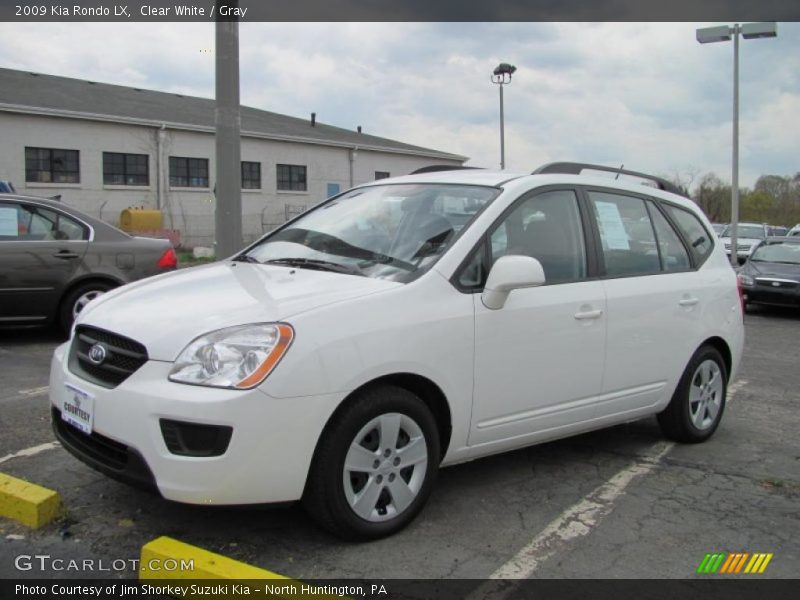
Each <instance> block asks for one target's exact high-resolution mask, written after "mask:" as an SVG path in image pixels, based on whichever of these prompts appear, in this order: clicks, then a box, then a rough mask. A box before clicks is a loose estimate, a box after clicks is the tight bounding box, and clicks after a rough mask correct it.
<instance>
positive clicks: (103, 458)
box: [53, 408, 128, 471]
mask: <svg viewBox="0 0 800 600" xmlns="http://www.w3.org/2000/svg"><path fill="white" fill-rule="evenodd" d="M53 425H54V426H55V427H56V432H57V433H58V434H60V435H59V437H60V438H62V439H63V440H64V441H65V442H66V443H67V445H68V446H71V447H72V448H73V449H75V450H77V451H78V452H80V453H81V454H83V455H84V456H86V457H87V458H89V459H90V460H93V461H95V462H98V463H100V464H101V465H103V466H105V467H108V468H109V469H114V470H115V471H124V470H125V467H126V466H127V464H128V447H127V446H126V445H125V444H120V443H119V442H115V441H114V440H112V439H109V438H107V437H105V436H104V435H100V434H99V433H97V432H94V433H92V434H90V435H86V434H85V433H83V432H82V431H80V430H79V429H77V428H75V427H73V426H72V425H70V424H69V423H67V422H66V421H64V420H63V419H62V418H61V411H60V410H58V409H57V408H53Z"/></svg>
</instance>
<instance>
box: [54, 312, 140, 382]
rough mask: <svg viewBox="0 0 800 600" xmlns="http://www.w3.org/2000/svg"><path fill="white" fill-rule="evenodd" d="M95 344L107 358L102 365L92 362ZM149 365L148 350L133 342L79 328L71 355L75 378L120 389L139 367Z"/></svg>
mask: <svg viewBox="0 0 800 600" xmlns="http://www.w3.org/2000/svg"><path fill="white" fill-rule="evenodd" d="M95 344H100V345H102V346H103V347H104V348H105V350H106V357H105V359H104V360H103V361H102V362H101V363H100V364H95V363H93V362H92V361H90V360H89V350H90V349H91V348H92V346H94V345H95ZM146 362H147V349H146V348H145V347H144V346H143V345H142V344H140V343H139V342H137V341H134V340H132V339H130V338H126V337H123V336H121V335H117V334H116V333H111V332H110V331H105V330H103V329H97V328H96V327H87V326H85V325H80V326H78V327H77V328H76V329H75V338H74V339H73V340H72V347H71V348H70V353H69V370H70V371H72V372H73V373H75V374H76V375H78V376H80V377H82V378H83V379H86V380H88V381H91V382H92V383H95V384H97V385H99V386H102V387H106V388H114V387H117V386H118V385H119V384H120V383H122V382H123V381H125V380H126V379H127V378H128V377H130V376H131V375H132V374H133V373H135V372H136V370H137V369H139V367H141V366H142V365H143V364H144V363H146Z"/></svg>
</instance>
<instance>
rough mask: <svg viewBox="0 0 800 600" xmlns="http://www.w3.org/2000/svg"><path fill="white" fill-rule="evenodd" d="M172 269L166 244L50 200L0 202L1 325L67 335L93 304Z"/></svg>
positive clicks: (3, 198)
mask: <svg viewBox="0 0 800 600" xmlns="http://www.w3.org/2000/svg"><path fill="white" fill-rule="evenodd" d="M176 266H177V257H176V256H175V251H174V250H173V248H172V245H171V244H170V242H169V241H168V240H160V239H152V238H140V237H131V236H129V235H128V234H127V233H124V232H122V231H120V230H119V229H117V228H115V227H112V226H111V225H109V224H107V223H104V222H103V221H99V220H98V219H95V218H93V217H90V216H89V215H86V214H84V213H82V212H80V211H78V210H75V209H74V208H71V207H69V206H67V205H65V204H63V203H61V202H57V201H54V200H48V199H45V198H38V197H31V196H19V195H13V194H0V325H29V324H48V323H58V324H60V325H61V326H62V327H63V328H64V329H65V330H67V331H68V330H69V328H70V327H71V326H72V322H73V321H74V320H75V317H76V316H77V315H78V313H79V312H80V311H81V310H82V309H83V307H84V306H86V304H88V303H89V302H90V301H91V300H92V299H93V298H95V297H97V296H99V295H100V294H102V293H103V292H106V291H108V290H110V289H111V288H114V287H117V286H120V285H123V284H125V283H129V282H131V281H135V280H137V279H141V278H143V277H148V276H150V275H156V274H158V273H163V272H165V271H168V270H171V269H174V268H175V267H176Z"/></svg>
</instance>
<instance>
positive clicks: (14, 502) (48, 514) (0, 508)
mask: <svg viewBox="0 0 800 600" xmlns="http://www.w3.org/2000/svg"><path fill="white" fill-rule="evenodd" d="M60 513H61V497H60V496H59V495H58V492H54V491H53V490H48V489H47V488H44V487H42V486H40V485H36V484H35V483H29V482H27V481H24V480H22V479H17V478H16V477H11V476H10V475H6V474H5V473H0V517H6V518H8V519H14V520H15V521H19V522H20V523H22V524H23V525H27V526H28V527H34V528H38V527H42V526H43V525H47V524H48V523H49V522H50V521H52V520H53V519H55V518H56V517H57V516H59V514H60Z"/></svg>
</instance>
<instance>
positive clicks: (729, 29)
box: [695, 22, 778, 267]
mask: <svg viewBox="0 0 800 600" xmlns="http://www.w3.org/2000/svg"><path fill="white" fill-rule="evenodd" d="M695 34H696V36H697V41H698V42H700V43H701V44H713V43H714V42H727V41H730V40H731V39H733V168H732V170H733V175H732V178H731V179H732V181H731V225H730V229H731V236H730V237H731V264H732V265H733V266H734V267H738V266H739V257H738V239H739V236H738V228H739V227H738V223H739V36H740V35H741V36H742V37H743V38H744V39H746V40H752V39H757V38H768V37H776V36H777V35H778V26H777V24H776V23H774V22H766V23H745V24H744V25H740V24H739V23H736V24H735V25H732V26H728V25H720V26H717V27H704V28H702V29H698V30H697V31H696V32H695Z"/></svg>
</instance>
